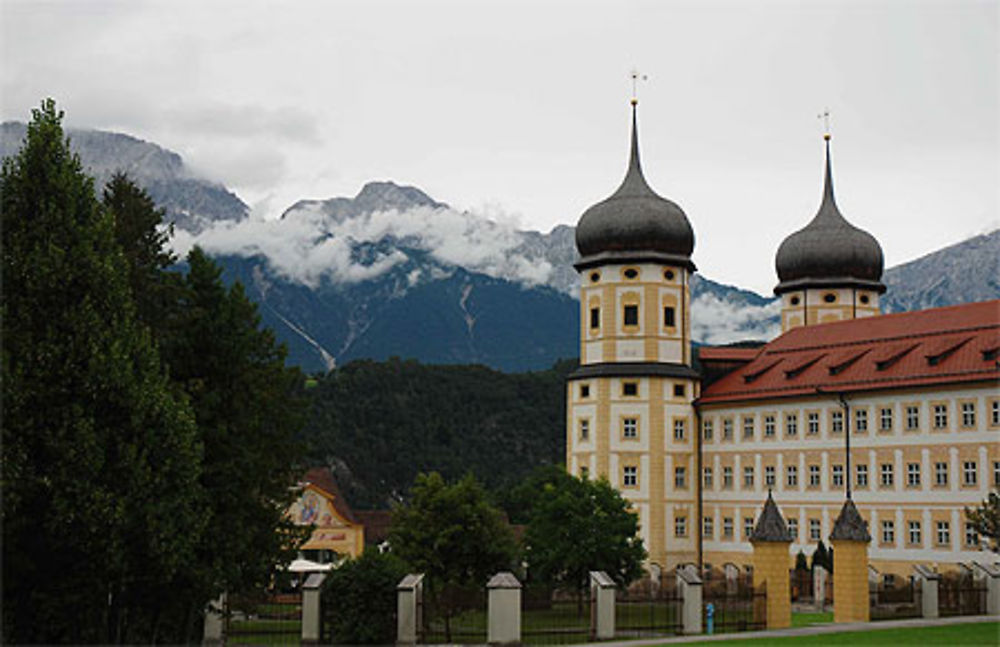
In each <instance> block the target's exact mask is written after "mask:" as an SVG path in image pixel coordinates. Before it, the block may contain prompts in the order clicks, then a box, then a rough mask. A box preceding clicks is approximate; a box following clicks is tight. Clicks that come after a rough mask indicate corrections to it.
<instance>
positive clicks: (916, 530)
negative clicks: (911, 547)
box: [907, 521, 920, 544]
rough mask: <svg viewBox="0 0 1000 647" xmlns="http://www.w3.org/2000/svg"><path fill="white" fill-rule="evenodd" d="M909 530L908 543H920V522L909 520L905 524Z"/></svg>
mask: <svg viewBox="0 0 1000 647" xmlns="http://www.w3.org/2000/svg"><path fill="white" fill-rule="evenodd" d="M907 527H908V529H909V532H910V543H911V544H919V543H920V522H919V521H911V522H909V523H908V524H907Z"/></svg>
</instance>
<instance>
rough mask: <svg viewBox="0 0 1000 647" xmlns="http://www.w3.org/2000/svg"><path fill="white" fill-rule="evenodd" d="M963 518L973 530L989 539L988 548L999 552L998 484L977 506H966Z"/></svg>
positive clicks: (999, 506)
mask: <svg viewBox="0 0 1000 647" xmlns="http://www.w3.org/2000/svg"><path fill="white" fill-rule="evenodd" d="M965 518H966V519H968V521H969V524H970V525H971V526H972V528H973V530H975V531H976V532H977V533H979V534H980V535H981V536H983V537H986V538H987V539H988V540H989V543H990V550H992V551H993V552H995V553H998V552H1000V486H997V487H996V488H994V490H993V491H992V492H990V493H989V495H988V496H987V497H986V500H985V501H983V502H982V503H981V504H979V506H978V507H976V508H966V509H965Z"/></svg>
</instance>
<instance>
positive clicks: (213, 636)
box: [201, 593, 226, 647]
mask: <svg viewBox="0 0 1000 647" xmlns="http://www.w3.org/2000/svg"><path fill="white" fill-rule="evenodd" d="M225 613H226V594H225V593H222V594H220V595H219V597H218V598H216V599H215V600H213V601H211V602H209V603H208V606H206V607H205V625H204V629H203V630H202V639H201V644H202V645H206V647H208V646H212V647H214V646H215V645H222V644H223V643H225V627H226V618H225Z"/></svg>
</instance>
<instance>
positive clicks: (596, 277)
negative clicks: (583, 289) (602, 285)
mask: <svg viewBox="0 0 1000 647" xmlns="http://www.w3.org/2000/svg"><path fill="white" fill-rule="evenodd" d="M600 280H601V273H600V272H592V273H591V275H590V282H591V283H597V282H598V281H600Z"/></svg>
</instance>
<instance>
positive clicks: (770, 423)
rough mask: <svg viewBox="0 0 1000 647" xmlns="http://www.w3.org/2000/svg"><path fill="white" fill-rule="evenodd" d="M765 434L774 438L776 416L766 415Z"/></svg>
mask: <svg viewBox="0 0 1000 647" xmlns="http://www.w3.org/2000/svg"><path fill="white" fill-rule="evenodd" d="M764 436H765V437H767V438H774V416H764Z"/></svg>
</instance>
